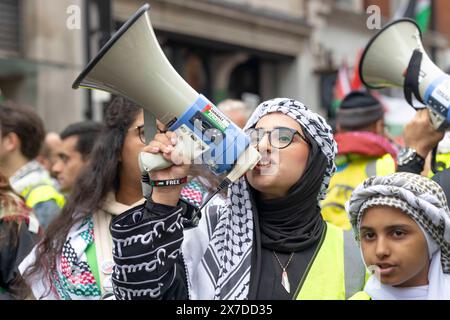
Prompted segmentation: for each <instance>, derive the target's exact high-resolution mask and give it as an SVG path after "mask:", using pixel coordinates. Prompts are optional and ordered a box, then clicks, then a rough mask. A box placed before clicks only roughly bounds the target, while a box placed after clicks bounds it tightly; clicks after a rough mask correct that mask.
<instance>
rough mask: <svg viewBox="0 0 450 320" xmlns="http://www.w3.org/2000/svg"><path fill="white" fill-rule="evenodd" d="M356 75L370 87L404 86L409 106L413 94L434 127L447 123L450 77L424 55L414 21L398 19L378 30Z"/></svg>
mask: <svg viewBox="0 0 450 320" xmlns="http://www.w3.org/2000/svg"><path fill="white" fill-rule="evenodd" d="M359 74H360V78H361V80H362V82H363V83H364V84H365V85H366V86H367V87H368V88H371V89H381V88H386V87H403V89H404V94H405V98H406V100H407V101H408V103H409V104H410V105H412V101H411V95H412V94H414V95H415V96H416V98H417V99H418V100H419V101H421V102H423V103H424V104H426V105H427V107H428V108H429V111H430V117H431V120H432V122H433V126H434V127H435V128H436V129H439V130H443V129H445V128H448V127H449V126H450V114H449V106H450V77H449V76H448V75H447V74H445V73H444V72H443V71H442V70H441V69H439V68H438V67H437V66H436V65H435V64H434V63H433V62H432V61H431V59H430V58H429V57H428V55H427V54H426V52H425V50H424V48H423V45H422V34H421V32H420V29H419V27H418V26H417V24H416V23H415V22H414V21H413V20H411V19H399V20H396V21H393V22H391V23H390V24H388V25H386V26H385V27H384V28H383V29H381V30H380V31H379V32H378V33H377V34H376V35H375V36H374V37H373V38H372V39H371V40H370V41H369V43H368V44H367V46H366V48H365V49H364V52H363V55H362V58H361V63H360V65H359Z"/></svg>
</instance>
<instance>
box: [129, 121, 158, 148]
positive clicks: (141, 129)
mask: <svg viewBox="0 0 450 320" xmlns="http://www.w3.org/2000/svg"><path fill="white" fill-rule="evenodd" d="M131 130H137V131H138V134H139V140H141V142H142V143H143V144H146V143H145V130H144V125H143V124H141V125H140V126H136V127H132V128H130V129H129V131H131ZM156 130H157V132H158V133H166V131H162V130H160V129H159V128H156Z"/></svg>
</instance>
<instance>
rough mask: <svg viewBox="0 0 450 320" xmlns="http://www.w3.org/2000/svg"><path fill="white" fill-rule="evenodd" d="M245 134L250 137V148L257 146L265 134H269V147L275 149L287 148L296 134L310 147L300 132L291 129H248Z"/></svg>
mask: <svg viewBox="0 0 450 320" xmlns="http://www.w3.org/2000/svg"><path fill="white" fill-rule="evenodd" d="M246 133H247V135H248V136H249V137H250V143H251V145H252V146H256V145H258V144H259V143H260V142H261V140H262V139H263V138H264V135H265V134H266V133H268V134H269V143H270V145H271V146H272V147H274V148H277V149H284V148H287V147H288V146H289V145H290V144H291V143H292V141H293V140H294V136H295V135H296V134H298V136H299V137H300V138H301V139H302V140H303V141H305V142H306V143H307V144H308V145H309V146H310V142H309V141H308V140H307V139H306V138H305V137H304V136H302V135H301V134H300V132H298V131H297V130H295V129H291V128H285V127H279V128H274V129H272V130H265V129H263V128H250V129H247V130H246Z"/></svg>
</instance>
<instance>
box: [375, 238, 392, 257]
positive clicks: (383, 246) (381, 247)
mask: <svg viewBox="0 0 450 320" xmlns="http://www.w3.org/2000/svg"><path fill="white" fill-rule="evenodd" d="M390 254H391V253H390V249H389V244H388V241H387V240H386V239H385V238H384V237H378V239H377V242H376V247H375V255H376V256H377V258H378V259H383V258H386V257H388V256H389V255H390Z"/></svg>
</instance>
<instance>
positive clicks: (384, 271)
mask: <svg viewBox="0 0 450 320" xmlns="http://www.w3.org/2000/svg"><path fill="white" fill-rule="evenodd" d="M376 266H377V267H378V268H379V270H380V274H381V275H382V276H388V275H390V274H392V273H393V272H394V271H395V269H396V268H397V266H396V265H394V264H390V263H377V264H376Z"/></svg>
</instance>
